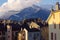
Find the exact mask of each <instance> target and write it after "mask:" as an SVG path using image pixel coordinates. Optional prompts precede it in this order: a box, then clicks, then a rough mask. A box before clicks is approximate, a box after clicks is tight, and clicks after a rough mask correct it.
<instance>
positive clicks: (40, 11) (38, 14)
mask: <svg viewBox="0 0 60 40" xmlns="http://www.w3.org/2000/svg"><path fill="white" fill-rule="evenodd" d="M49 14H50V10H47V9H44V8H42V7H39V6H35V5H33V6H32V7H28V8H25V9H23V10H21V11H20V12H19V13H17V14H15V15H12V16H10V17H9V19H10V20H18V21H20V20H24V19H29V18H41V19H42V20H46V19H47V17H48V16H49Z"/></svg>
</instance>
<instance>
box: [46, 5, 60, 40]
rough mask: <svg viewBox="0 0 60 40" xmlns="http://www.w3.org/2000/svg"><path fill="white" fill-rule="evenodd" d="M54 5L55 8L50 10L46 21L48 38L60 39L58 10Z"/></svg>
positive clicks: (59, 12)
mask: <svg viewBox="0 0 60 40" xmlns="http://www.w3.org/2000/svg"><path fill="white" fill-rule="evenodd" d="M58 6H59V5H58V4H57V5H56V10H55V11H51V13H50V15H49V17H48V19H47V21H46V22H48V24H49V40H60V10H59V9H58V8H59V7H58Z"/></svg>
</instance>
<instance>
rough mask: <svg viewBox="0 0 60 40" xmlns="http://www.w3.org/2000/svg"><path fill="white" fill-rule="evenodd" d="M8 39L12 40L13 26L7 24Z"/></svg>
mask: <svg viewBox="0 0 60 40" xmlns="http://www.w3.org/2000/svg"><path fill="white" fill-rule="evenodd" d="M6 39H7V40H12V27H11V26H10V25H7V38H6Z"/></svg>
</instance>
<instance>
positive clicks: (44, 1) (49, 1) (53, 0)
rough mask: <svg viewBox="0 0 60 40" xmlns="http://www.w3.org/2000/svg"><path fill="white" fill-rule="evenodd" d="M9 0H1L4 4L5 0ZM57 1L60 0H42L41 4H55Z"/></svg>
mask: <svg viewBox="0 0 60 40" xmlns="http://www.w3.org/2000/svg"><path fill="white" fill-rule="evenodd" d="M6 1H7V0H0V5H2V4H3V3H4V2H6ZM57 1H60V0H41V2H40V4H41V5H46V4H55V3H56V2H57Z"/></svg>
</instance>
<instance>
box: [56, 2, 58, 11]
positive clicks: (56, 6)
mask: <svg viewBox="0 0 60 40" xmlns="http://www.w3.org/2000/svg"><path fill="white" fill-rule="evenodd" d="M56 10H59V2H56Z"/></svg>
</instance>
